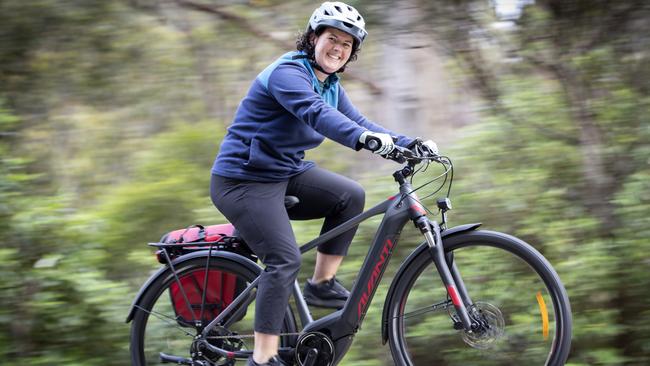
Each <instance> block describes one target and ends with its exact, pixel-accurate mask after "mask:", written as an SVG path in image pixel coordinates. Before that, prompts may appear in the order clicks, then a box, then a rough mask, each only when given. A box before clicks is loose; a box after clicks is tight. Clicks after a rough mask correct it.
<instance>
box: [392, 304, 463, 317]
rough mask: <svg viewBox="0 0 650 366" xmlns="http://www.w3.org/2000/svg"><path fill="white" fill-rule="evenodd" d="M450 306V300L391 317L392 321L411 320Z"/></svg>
mask: <svg viewBox="0 0 650 366" xmlns="http://www.w3.org/2000/svg"><path fill="white" fill-rule="evenodd" d="M450 306H452V302H451V301H450V300H447V301H442V302H439V303H437V304H432V305H429V306H425V307H423V308H419V309H416V310H413V311H411V312H408V313H406V314H404V315H398V316H395V317H393V319H396V318H404V319H408V318H412V317H414V316H418V315H422V314H426V313H429V312H432V311H437V310H441V309H447V308H448V307H450Z"/></svg>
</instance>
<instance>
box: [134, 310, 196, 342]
mask: <svg viewBox="0 0 650 366" xmlns="http://www.w3.org/2000/svg"><path fill="white" fill-rule="evenodd" d="M134 306H135V307H136V308H138V309H140V310H142V311H144V312H145V313H147V314H149V315H153V316H155V317H156V318H158V319H160V320H162V321H164V322H165V323H167V324H169V325H171V326H173V327H174V328H177V329H178V330H180V331H181V332H183V333H185V335H187V336H190V337H192V338H194V335H193V334H192V333H189V332H188V331H186V330H185V329H183V328H181V327H180V326H179V325H178V324H176V319H175V318H172V317H171V316H169V315H165V314H162V313H159V312H157V311H153V310H151V311H150V310H147V309H145V308H143V307H142V306H140V305H134Z"/></svg>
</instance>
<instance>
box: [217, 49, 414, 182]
mask: <svg viewBox="0 0 650 366" xmlns="http://www.w3.org/2000/svg"><path fill="white" fill-rule="evenodd" d="M296 55H301V53H300V52H297V51H293V52H289V53H286V54H284V55H283V56H282V57H280V58H279V59H277V60H276V61H275V62H273V63H272V64H271V65H269V66H268V67H267V68H266V69H264V71H262V72H261V73H260V74H259V75H258V76H257V77H256V78H255V80H254V81H253V84H252V85H251V87H250V89H249V90H248V94H247V95H246V97H245V98H244V99H243V100H242V101H241V103H240V105H239V107H238V109H237V113H236V114H235V118H234V121H233V123H232V124H231V125H230V127H229V128H228V132H227V133H226V136H225V137H224V139H223V142H222V143H221V148H220V150H219V153H218V154H217V158H216V159H215V162H214V165H213V167H212V173H213V174H217V175H220V176H223V177H227V178H233V179H240V180H253V181H262V182H265V181H268V182H272V181H281V180H286V179H288V178H289V177H291V176H293V175H296V174H299V173H301V172H303V171H305V170H307V169H309V168H311V167H313V166H314V163H313V162H311V161H305V160H303V158H304V157H305V150H309V149H313V148H315V147H317V146H318V145H320V144H321V143H322V142H323V140H324V137H328V138H330V139H332V140H334V141H336V142H338V143H340V144H343V145H345V146H348V147H350V148H352V149H356V150H359V149H360V148H361V145H360V144H359V136H361V134H362V133H363V132H365V131H367V130H370V131H374V132H382V133H388V134H391V135H393V136H398V141H397V144H398V145H401V146H406V145H407V144H408V143H409V142H410V141H411V138H408V137H406V136H401V135H396V134H394V133H393V132H391V131H389V130H386V129H385V128H383V127H381V126H379V125H377V124H375V123H373V122H371V121H369V120H368V119H366V118H365V117H364V116H363V115H362V114H361V113H359V111H358V110H357V109H356V108H355V107H354V105H352V103H351V102H350V100H349V99H348V97H347V95H346V93H345V90H343V87H341V86H340V85H339V78H338V76H337V75H336V74H332V75H330V76H329V77H328V78H327V79H326V80H325V82H324V83H322V84H321V83H320V82H319V80H318V78H317V77H316V74H315V73H314V70H313V68H312V67H311V65H310V64H309V61H308V60H306V59H304V58H298V59H294V56H296Z"/></svg>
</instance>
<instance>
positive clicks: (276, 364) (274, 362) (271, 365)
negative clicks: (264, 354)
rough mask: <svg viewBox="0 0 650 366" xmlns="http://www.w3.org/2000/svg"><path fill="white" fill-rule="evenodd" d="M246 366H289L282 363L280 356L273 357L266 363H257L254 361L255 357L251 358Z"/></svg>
mask: <svg viewBox="0 0 650 366" xmlns="http://www.w3.org/2000/svg"><path fill="white" fill-rule="evenodd" d="M246 366H287V364H286V363H284V362H282V360H280V357H279V356H273V357H271V359H270V360H269V361H268V362H265V363H257V362H255V361H254V360H253V356H250V357H249V358H248V361H247V362H246Z"/></svg>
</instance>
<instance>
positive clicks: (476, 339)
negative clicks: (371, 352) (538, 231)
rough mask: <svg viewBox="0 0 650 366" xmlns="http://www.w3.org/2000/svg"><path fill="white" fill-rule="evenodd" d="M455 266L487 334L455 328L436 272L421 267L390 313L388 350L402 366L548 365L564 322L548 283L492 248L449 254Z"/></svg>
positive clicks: (520, 262) (427, 264) (452, 312)
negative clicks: (392, 349)
mask: <svg viewBox="0 0 650 366" xmlns="http://www.w3.org/2000/svg"><path fill="white" fill-rule="evenodd" d="M454 261H455V262H456V264H457V266H458V268H459V269H460V271H461V275H462V276H463V280H464V282H465V284H466V287H467V289H468V290H469V293H470V296H471V297H472V299H473V301H474V302H475V304H476V306H477V310H479V311H482V312H483V313H485V315H486V317H487V318H488V320H489V321H488V323H492V324H491V326H492V329H491V330H488V331H487V332H484V333H483V334H468V333H465V332H464V331H462V330H456V329H454V327H453V325H454V321H452V320H451V319H452V318H453V317H454V316H455V309H454V308H453V306H451V302H450V301H449V300H447V295H446V293H445V291H444V290H443V289H442V288H443V286H442V285H441V281H440V278H439V276H438V274H437V272H436V270H435V267H434V266H433V265H432V264H431V263H430V261H427V262H421V263H420V265H419V267H420V268H414V269H413V270H414V271H416V272H417V273H420V275H419V276H414V277H411V278H417V279H416V280H415V281H413V282H412V283H410V284H407V286H406V289H405V290H404V291H405V292H404V293H402V294H401V295H402V296H400V297H399V298H401V299H402V302H401V303H400V304H399V306H396V307H394V310H393V314H392V320H391V322H392V325H393V329H394V331H393V333H394V334H395V338H396V339H395V340H394V342H393V343H396V344H395V345H394V346H395V347H396V348H397V349H399V350H400V351H399V353H401V355H400V357H401V358H402V360H401V361H402V362H403V363H404V364H411V365H431V364H444V365H469V364H471V365H479V366H480V365H513V364H526V363H527V364H530V365H544V364H548V363H549V360H550V355H551V354H552V353H553V349H554V348H555V344H556V343H557V342H556V337H557V335H558V334H559V333H560V331H559V327H561V326H562V320H561V316H558V314H557V312H558V310H557V300H556V299H555V298H554V297H553V296H551V293H550V292H549V290H548V288H547V285H546V283H545V280H544V279H543V278H542V277H540V276H539V275H538V274H537V273H536V272H535V271H534V270H533V268H531V267H530V266H529V265H527V264H526V263H525V262H524V261H523V260H521V259H520V258H519V257H517V256H515V255H514V254H513V253H511V252H508V251H506V250H503V249H500V248H496V247H493V246H488V245H485V246H467V247H464V248H459V249H457V250H454ZM406 294H408V297H407V296H405V295H406ZM432 304H437V305H436V306H434V307H431V305H432ZM427 306H429V309H428V311H427ZM423 309H424V310H423ZM392 345H393V344H392Z"/></svg>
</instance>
